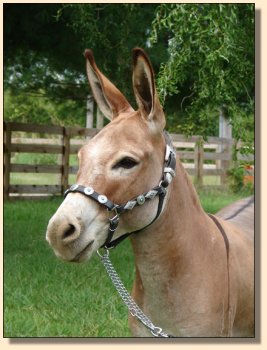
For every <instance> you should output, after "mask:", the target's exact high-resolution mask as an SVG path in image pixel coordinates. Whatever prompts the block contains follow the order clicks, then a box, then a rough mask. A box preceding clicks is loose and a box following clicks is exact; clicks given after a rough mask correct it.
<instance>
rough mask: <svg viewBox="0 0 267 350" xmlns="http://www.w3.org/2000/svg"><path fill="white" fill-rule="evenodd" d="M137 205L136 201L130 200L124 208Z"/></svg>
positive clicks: (129, 208) (131, 207)
mask: <svg viewBox="0 0 267 350" xmlns="http://www.w3.org/2000/svg"><path fill="white" fill-rule="evenodd" d="M135 205H136V201H129V202H127V203H126V204H125V206H124V209H128V210H131V209H133V208H134V206H135Z"/></svg>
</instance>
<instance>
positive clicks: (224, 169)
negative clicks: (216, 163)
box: [221, 139, 231, 185]
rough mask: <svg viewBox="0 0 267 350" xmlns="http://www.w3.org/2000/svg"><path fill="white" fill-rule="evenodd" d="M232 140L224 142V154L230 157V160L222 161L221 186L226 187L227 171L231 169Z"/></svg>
mask: <svg viewBox="0 0 267 350" xmlns="http://www.w3.org/2000/svg"><path fill="white" fill-rule="evenodd" d="M230 141H231V140H230V139H229V140H226V141H225V142H224V146H223V152H222V153H224V154H226V155H228V156H229V160H222V161H221V170H222V173H221V185H225V184H226V183H227V171H228V169H230V167H231V142H230Z"/></svg>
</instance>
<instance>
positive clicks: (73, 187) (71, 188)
mask: <svg viewBox="0 0 267 350" xmlns="http://www.w3.org/2000/svg"><path fill="white" fill-rule="evenodd" d="M78 187H79V185H77V184H74V185H72V186H71V187H70V191H75V190H76V189H77V188H78Z"/></svg>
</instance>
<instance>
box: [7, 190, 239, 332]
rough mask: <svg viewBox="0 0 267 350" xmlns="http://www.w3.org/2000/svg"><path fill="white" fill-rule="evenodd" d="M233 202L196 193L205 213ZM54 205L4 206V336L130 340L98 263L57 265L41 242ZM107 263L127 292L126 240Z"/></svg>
mask: <svg viewBox="0 0 267 350" xmlns="http://www.w3.org/2000/svg"><path fill="white" fill-rule="evenodd" d="M239 197H240V196H239ZM239 197H238V196H236V195H232V194H229V193H227V192H218V191H216V192H214V191H213V192H212V191H208V192H207V191H202V192H201V193H200V198H201V201H202V203H203V205H204V208H205V209H206V210H207V211H209V212H215V211H217V210H219V209H220V208H221V207H223V206H224V205H226V204H228V203H231V202H232V201H234V200H236V199H238V198H239ZM60 202H61V200H60V199H50V200H43V201H11V202H7V203H5V206H4V307H5V310H4V336H5V337H127V336H130V331H129V329H128V324H127V310H126V307H125V306H124V304H123V303H122V302H121V300H120V298H119V296H118V295H117V293H116V292H115V290H114V287H113V286H112V284H111V282H110V280H109V278H108V277H107V275H106V272H105V270H104V267H103V266H102V264H101V262H100V261H99V258H98V257H97V256H95V257H94V258H93V259H92V260H90V262H88V263H85V264H79V265H75V264H67V263H63V262H61V261H59V260H58V259H57V258H56V257H55V256H54V253H53V252H52V250H51V249H50V248H49V246H48V244H47V243H46V241H45V231H46V225H47V221H48V219H49V218H50V217H51V216H52V214H53V213H54V212H55V210H56V208H57V207H58V206H59V204H60ZM111 260H112V261H113V262H114V265H115V267H116V269H117V271H118V273H119V275H120V277H121V278H122V280H123V281H124V283H125V285H126V287H127V289H128V290H130V289H131V285H132V281H133V278H134V262H133V254H132V252H131V247H130V244H129V241H128V240H126V241H125V242H124V243H122V244H121V245H120V246H119V247H118V248H117V249H115V250H114V251H112V252H111Z"/></svg>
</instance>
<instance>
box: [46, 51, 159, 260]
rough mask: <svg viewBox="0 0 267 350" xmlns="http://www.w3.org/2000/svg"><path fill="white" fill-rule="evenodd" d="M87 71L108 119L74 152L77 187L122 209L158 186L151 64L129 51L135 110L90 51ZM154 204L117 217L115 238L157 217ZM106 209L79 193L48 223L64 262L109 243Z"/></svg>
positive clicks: (48, 235) (155, 101)
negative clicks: (108, 121)
mask: <svg viewBox="0 0 267 350" xmlns="http://www.w3.org/2000/svg"><path fill="white" fill-rule="evenodd" d="M85 58H86V72H87V77H88V80H89V84H90V86H91V90H92V92H93V95H94V98H95V100H96V102H97V104H98V107H99V109H100V110H101V111H102V113H103V114H104V115H105V116H106V117H107V118H108V119H110V120H111V122H110V123H109V124H108V125H107V126H106V127H105V128H103V129H102V130H101V131H100V132H99V133H98V134H97V135H96V136H95V137H94V138H93V139H91V140H90V141H89V142H88V143H87V144H85V145H84V146H83V147H82V148H81V150H80V151H79V153H78V158H79V171H78V174H77V180H76V183H77V184H79V185H82V186H91V187H93V189H94V190H95V191H97V192H98V193H101V194H103V195H105V196H106V197H108V198H109V199H110V200H112V201H113V202H114V203H117V204H121V203H125V202H127V201H129V200H130V199H132V198H134V197H136V196H137V195H139V194H140V193H144V192H146V191H149V190H150V189H151V188H152V187H154V186H157V185H158V184H159V181H160V179H161V175H162V166H163V162H164V154H165V141H164V137H163V133H162V131H163V129H164V126H165V117H164V113H163V110H162V107H161V105H160V102H159V99H158V96H157V93H156V88H155V82H154V73H153V69H152V66H151V63H150V61H149V59H148V57H147V56H146V54H145V52H144V51H143V50H142V49H139V48H136V49H134V50H133V89H134V94H135V98H136V101H137V105H138V109H137V110H136V111H135V110H134V109H133V108H132V107H131V106H130V104H129V102H128V101H127V100H126V98H125V97H124V95H123V94H122V93H121V92H120V91H119V90H118V89H117V88H116V87H115V86H114V85H113V84H112V83H111V82H110V81H109V80H108V79H107V78H106V77H105V76H104V75H103V74H102V73H101V72H100V70H99V69H98V67H97V65H96V63H95V60H94V56H93V53H92V51H90V50H86V51H85ZM157 204H158V199H157V198H155V199H154V200H153V201H149V202H147V203H146V205H144V206H142V207H136V208H134V209H133V210H132V211H130V212H128V213H125V214H123V215H122V216H121V219H120V223H119V226H118V229H117V231H116V236H115V238H116V237H119V236H120V235H122V234H123V233H125V232H131V231H135V230H138V229H141V228H142V227H144V226H146V225H147V224H148V223H149V222H151V220H152V219H153V218H154V217H155V213H156V211H157ZM108 218H109V213H108V211H107V209H105V208H104V207H103V206H101V205H99V203H97V202H95V201H93V200H92V199H90V198H87V197H85V196H83V195H82V194H80V193H69V194H68V195H67V197H66V198H65V200H64V201H63V203H62V204H61V206H60V207H59V208H58V210H57V212H56V213H55V214H54V216H53V217H52V218H51V219H50V221H49V224H48V228H47V233H46V238H47V241H48V242H49V244H50V245H51V246H52V248H53V249H54V251H55V254H56V255H57V256H58V257H60V258H61V259H63V260H66V261H75V262H81V261H85V260H87V259H88V258H90V257H91V255H92V254H93V252H95V251H96V250H97V249H99V248H100V247H101V246H102V244H103V243H104V242H105V240H106V238H107V232H108V227H109V221H108Z"/></svg>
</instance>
